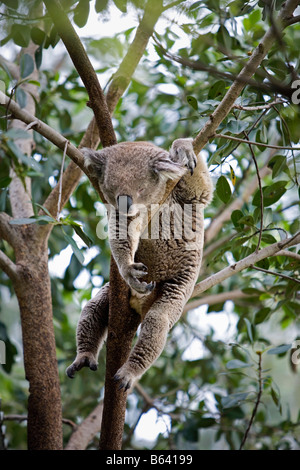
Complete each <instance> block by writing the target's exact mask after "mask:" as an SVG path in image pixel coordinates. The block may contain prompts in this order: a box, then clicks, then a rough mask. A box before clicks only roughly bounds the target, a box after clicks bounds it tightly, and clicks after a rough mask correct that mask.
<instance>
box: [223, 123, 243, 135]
mask: <svg viewBox="0 0 300 470" xmlns="http://www.w3.org/2000/svg"><path fill="white" fill-rule="evenodd" d="M248 126H249V123H248V122H247V121H236V120H235V121H230V122H228V123H227V124H226V127H225V129H223V133H224V132H225V131H227V132H230V133H231V134H240V133H241V132H243V131H244V130H245V129H247V127H248Z"/></svg>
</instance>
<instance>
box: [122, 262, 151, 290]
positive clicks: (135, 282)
mask: <svg viewBox="0 0 300 470" xmlns="http://www.w3.org/2000/svg"><path fill="white" fill-rule="evenodd" d="M147 274H148V271H147V266H145V265H144V264H143V263H132V264H131V265H129V266H128V267H127V268H126V270H125V272H123V273H122V275H123V277H124V279H125V281H126V282H127V284H128V285H129V286H130V287H131V288H132V289H134V290H135V291H137V292H139V293H140V294H149V293H150V292H152V291H153V289H154V287H155V283H154V282H150V283H147V282H143V281H140V280H139V279H140V278H142V277H144V276H146V275H147Z"/></svg>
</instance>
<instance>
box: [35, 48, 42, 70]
mask: <svg viewBox="0 0 300 470" xmlns="http://www.w3.org/2000/svg"><path fill="white" fill-rule="evenodd" d="M34 59H35V65H36V68H37V69H39V68H40V66H41V64H42V60H43V48H42V46H40V47H38V49H37V50H36V51H35V54H34Z"/></svg>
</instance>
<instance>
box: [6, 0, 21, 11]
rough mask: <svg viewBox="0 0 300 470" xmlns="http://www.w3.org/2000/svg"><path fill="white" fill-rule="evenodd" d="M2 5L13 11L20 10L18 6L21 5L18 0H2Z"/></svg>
mask: <svg viewBox="0 0 300 470" xmlns="http://www.w3.org/2000/svg"><path fill="white" fill-rule="evenodd" d="M2 3H4V4H5V5H7V6H8V7H9V8H12V9H13V10H17V9H18V4H19V2H18V0H2Z"/></svg>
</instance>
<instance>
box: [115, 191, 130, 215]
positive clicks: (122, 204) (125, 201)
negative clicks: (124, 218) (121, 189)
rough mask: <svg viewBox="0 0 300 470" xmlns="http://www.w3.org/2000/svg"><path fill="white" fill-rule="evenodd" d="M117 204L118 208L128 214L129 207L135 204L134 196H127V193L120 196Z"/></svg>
mask: <svg viewBox="0 0 300 470" xmlns="http://www.w3.org/2000/svg"><path fill="white" fill-rule="evenodd" d="M117 204H118V209H119V211H120V212H123V213H124V214H128V212H129V209H130V207H131V206H132V204H133V200H132V197H131V196H127V195H122V196H118V197H117Z"/></svg>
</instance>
